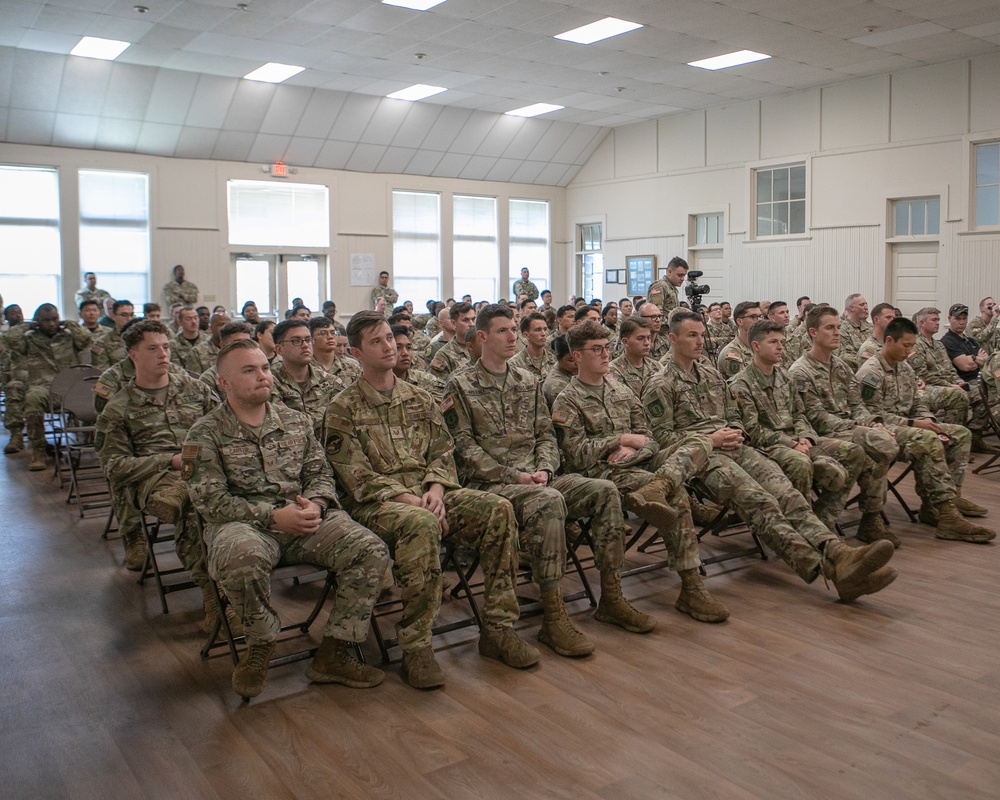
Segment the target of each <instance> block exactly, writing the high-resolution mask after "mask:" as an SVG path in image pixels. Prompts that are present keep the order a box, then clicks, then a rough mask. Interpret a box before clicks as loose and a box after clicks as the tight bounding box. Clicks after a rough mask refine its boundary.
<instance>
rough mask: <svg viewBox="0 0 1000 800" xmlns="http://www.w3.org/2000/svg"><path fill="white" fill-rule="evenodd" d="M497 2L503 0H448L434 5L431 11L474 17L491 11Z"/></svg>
mask: <svg viewBox="0 0 1000 800" xmlns="http://www.w3.org/2000/svg"><path fill="white" fill-rule="evenodd" d="M498 2H500V3H503V2H504V0H448V2H447V3H444V4H443V5H439V6H435V7H434V9H433V11H432V12H431V13H434V14H441V15H443V16H454V17H461V18H462V19H476V18H477V17H481V16H483V15H484V14H488V13H489V12H491V11H493V9H495V8H496V7H497V3H498Z"/></svg>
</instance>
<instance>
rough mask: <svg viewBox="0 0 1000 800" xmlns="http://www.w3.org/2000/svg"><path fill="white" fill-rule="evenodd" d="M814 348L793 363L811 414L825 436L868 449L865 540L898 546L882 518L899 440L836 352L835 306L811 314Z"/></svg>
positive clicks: (863, 478)
mask: <svg viewBox="0 0 1000 800" xmlns="http://www.w3.org/2000/svg"><path fill="white" fill-rule="evenodd" d="M806 324H807V327H808V330H809V335H810V337H812V343H813V344H812V348H811V349H810V350H809V352H807V353H805V354H804V355H802V356H801V357H800V358H799V359H798V360H797V361H796V362H795V363H794V364H793V365H792V368H791V370H789V374H790V375H791V377H792V380H793V381H794V382H795V388H796V390H797V391H798V392H799V394H800V395H801V396H802V402H803V406H804V408H805V413H806V419H807V420H809V424H810V425H812V426H813V429H814V430H815V431H816V432H817V433H818V434H819V435H820V436H828V437H831V438H834V439H840V440H842V441H847V442H854V444H856V445H860V446H861V448H862V449H863V450H864V451H865V456H866V460H865V467H864V469H863V470H862V471H861V475H860V476H859V477H858V487H859V488H860V489H861V495H860V498H859V506H860V508H861V523H860V524H859V526H858V538H859V539H860V540H861V541H863V542H875V541H878V540H880V539H885V540H887V541H890V542H892V543H893V545H894V546H896V547H899V538H898V537H897V536H896V535H895V534H894V533H892V531H890V530H889V529H888V528H887V527H886V526H885V523H884V521H883V520H882V506H883V505H884V504H885V494H886V488H887V484H886V477H885V476H886V473H887V472H888V471H889V467H890V466H892V463H893V462H894V461H895V460H896V456H897V454H898V453H899V446H898V445H897V444H896V440H895V438H893V436H892V434H891V433H889V432H888V431H887V430H885V428H884V426H883V425H882V418H881V417H880V416H879V415H877V414H872V413H871V412H870V411H868V410H867V409H866V408H865V407H864V404H863V403H862V402H861V389H860V386H859V384H858V382H857V379H856V378H855V376H854V372H853V371H852V370H851V367H850V366H848V364H847V363H846V362H845V361H843V360H842V359H840V358H838V357H837V356H836V355H834V353H836V352H838V349H839V347H840V327H841V322H840V317H839V316H838V315H837V312H836V310H835V309H833V308H831V307H830V306H816V307H815V308H813V309H812V310H811V311H810V312H809V313H808V315H807V322H806Z"/></svg>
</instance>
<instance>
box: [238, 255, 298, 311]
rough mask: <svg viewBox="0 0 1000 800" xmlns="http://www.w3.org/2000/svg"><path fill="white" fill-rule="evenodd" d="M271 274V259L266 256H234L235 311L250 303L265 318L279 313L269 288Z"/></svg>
mask: <svg viewBox="0 0 1000 800" xmlns="http://www.w3.org/2000/svg"><path fill="white" fill-rule="evenodd" d="M271 273H272V268H271V259H270V258H268V257H266V256H258V257H253V256H249V255H247V256H236V309H237V310H240V309H242V308H243V304H244V303H246V302H247V301H252V302H253V303H254V304H255V305H256V306H257V311H258V312H260V313H261V314H263V315H265V316H268V315H271V314H277V313H278V312H279V309H278V306H277V303H276V302H275V299H274V292H273V291H272V288H271V286H272V282H271ZM310 308H311V306H310Z"/></svg>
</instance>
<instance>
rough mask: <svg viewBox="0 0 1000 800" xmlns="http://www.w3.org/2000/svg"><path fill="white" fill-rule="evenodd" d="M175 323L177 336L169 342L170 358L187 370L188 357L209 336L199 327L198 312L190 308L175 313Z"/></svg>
mask: <svg viewBox="0 0 1000 800" xmlns="http://www.w3.org/2000/svg"><path fill="white" fill-rule="evenodd" d="M177 322H178V325H179V328H178V331H177V335H176V336H174V337H173V338H172V339H171V340H170V358H171V360H172V361H174V363H176V364H180V365H181V366H182V367H184V368H185V369H187V367H186V366H185V365H186V363H187V359H188V356H189V355H191V353H192V351H193V350H194V349H195V348H196V347H197V346H198V345H200V344H201V343H202V342H207V341H208V340H209V335H208V334H207V333H205V331H203V330H201V328H200V327H199V323H198V312H197V311H196V310H195V309H193V308H191V307H190V306H186V307H183V308H181V309H180V310H179V311H178V312H177Z"/></svg>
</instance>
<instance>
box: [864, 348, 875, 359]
mask: <svg viewBox="0 0 1000 800" xmlns="http://www.w3.org/2000/svg"><path fill="white" fill-rule="evenodd" d="M873 355H875V354H874V353H872V352H871V351H869V350H865V351H864V352H863V353H862V354H861V358H862V359H863V360H864V361H867V360H868V359H869V358H871V357H872V356H873Z"/></svg>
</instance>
